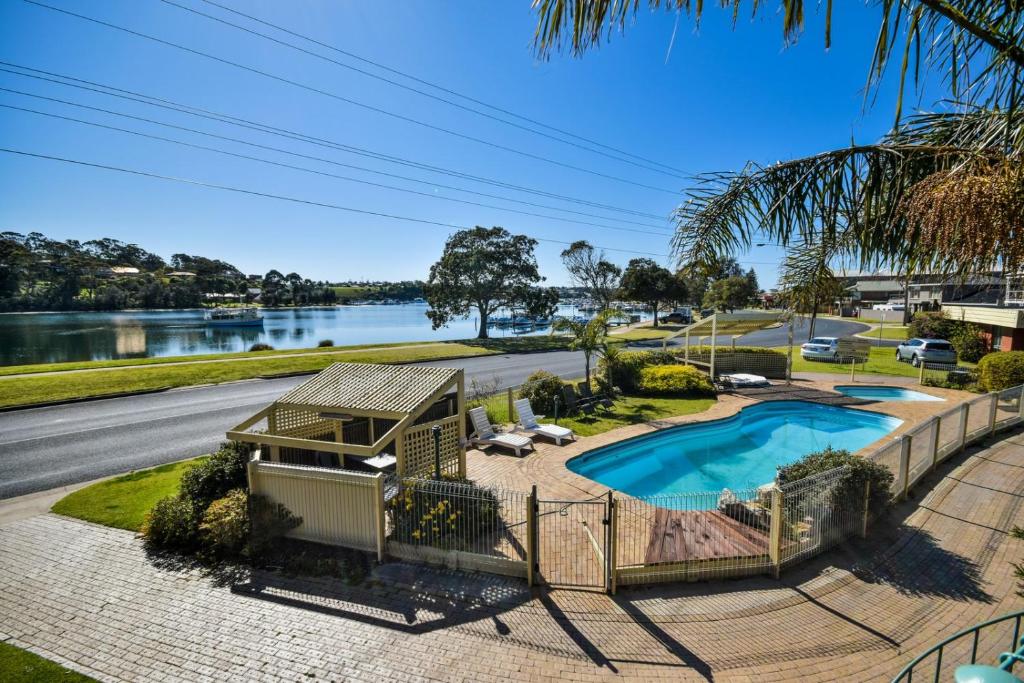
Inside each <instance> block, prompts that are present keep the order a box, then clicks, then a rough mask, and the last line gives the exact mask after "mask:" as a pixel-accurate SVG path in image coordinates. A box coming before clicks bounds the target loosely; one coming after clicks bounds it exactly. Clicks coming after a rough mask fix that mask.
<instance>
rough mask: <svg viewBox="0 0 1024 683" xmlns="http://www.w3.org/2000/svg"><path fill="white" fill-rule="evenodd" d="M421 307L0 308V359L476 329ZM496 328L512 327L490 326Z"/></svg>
mask: <svg viewBox="0 0 1024 683" xmlns="http://www.w3.org/2000/svg"><path fill="white" fill-rule="evenodd" d="M425 312H426V305H424V304H407V305H402V306H338V307H332V308H319V307H317V308H289V309H280V310H264V311H263V317H264V323H263V328H262V329H261V328H259V327H256V328H249V329H246V328H236V329H230V328H211V327H209V326H207V325H206V324H205V323H204V322H203V312H202V311H200V310H185V311H133V312H117V313H43V314H2V315H0V365H16V364H22V363H56V362H61V361H77V360H105V359H111V358H144V357H149V356H184V355H191V354H199V353H226V352H230V351H245V350H247V349H248V348H249V347H250V346H252V345H253V344H255V343H257V342H263V343H266V344H270V345H272V346H273V347H274V348H276V349H295V348H306V347H311V346H316V345H317V342H319V341H320V340H322V339H330V340H332V341H333V342H334V343H335V344H337V345H348V344H377V343H386V342H404V341H428V340H437V341H440V340H446V339H466V338H469V337H475V336H476V320H475V319H474V318H470V319H467V320H459V321H455V322H453V323H452V324H451V325H449V326H448V327H446V328H443V329H440V330H437V331H433V330H431V329H430V321H429V320H428V319H427V317H426V315H425ZM571 313H572V311H571V310H570V309H568V308H566V309H565V310H564V311H563V314H571ZM546 332H547V330H539V331H536V332H534V334H545V333H546ZM503 335H509V336H511V335H512V331H511V330H499V329H496V328H492V329H491V336H503Z"/></svg>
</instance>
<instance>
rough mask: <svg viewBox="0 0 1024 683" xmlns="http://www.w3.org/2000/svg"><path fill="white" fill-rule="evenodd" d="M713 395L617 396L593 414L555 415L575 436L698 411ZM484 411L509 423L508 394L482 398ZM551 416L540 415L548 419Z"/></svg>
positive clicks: (496, 418) (704, 407)
mask: <svg viewBox="0 0 1024 683" xmlns="http://www.w3.org/2000/svg"><path fill="white" fill-rule="evenodd" d="M714 403H715V399H713V398H664V397H657V396H621V397H619V398H618V399H616V401H615V407H614V408H612V409H611V410H610V411H604V410H598V411H596V412H595V413H594V414H593V415H579V416H575V417H559V418H558V424H559V425H561V426H563V427H568V428H569V429H571V430H573V431H574V432H575V433H576V435H577V436H593V435H594V434H601V433H602V432H607V431H610V430H612V429H615V428H617V427H625V426H626V425H632V424H637V423H640V422H648V421H650V420H657V419H659V418H663V417H674V416H677V415H692V414H693V413H701V412H704V411H705V410H707V409H708V408H710V407H711V406H712V405H714ZM485 405H486V406H487V413H488V414H489V415H490V416H491V417H492V418H493V419H494V421H495V422H496V423H505V424H507V423H511V422H514V421H515V419H514V418H511V417H509V414H508V395H507V394H506V393H501V394H498V395H496V396H492V397H490V398H489V399H487V401H486V402H485ZM551 419H552V416H551V415H548V416H547V417H545V418H543V420H544V421H545V422H548V421H551Z"/></svg>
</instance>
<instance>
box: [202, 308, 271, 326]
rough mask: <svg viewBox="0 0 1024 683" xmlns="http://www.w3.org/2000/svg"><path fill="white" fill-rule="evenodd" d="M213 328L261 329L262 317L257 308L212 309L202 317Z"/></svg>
mask: <svg viewBox="0 0 1024 683" xmlns="http://www.w3.org/2000/svg"><path fill="white" fill-rule="evenodd" d="M203 318H204V320H205V321H206V324H207V325H212V326H214V327H257V326H259V327H262V326H263V315H262V314H261V313H260V310H259V309H258V308H214V309H211V310H209V311H207V312H206V314H205V315H204V316H203Z"/></svg>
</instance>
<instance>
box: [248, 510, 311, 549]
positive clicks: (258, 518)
mask: <svg viewBox="0 0 1024 683" xmlns="http://www.w3.org/2000/svg"><path fill="white" fill-rule="evenodd" d="M300 524H302V517H296V516H295V515H293V514H292V513H291V511H290V510H289V509H288V508H286V507H285V506H284V505H281V504H280V503H274V502H273V501H271V500H270V499H269V498H267V497H266V496H259V495H256V496H249V530H250V536H249V547H248V549H247V553H248V554H249V556H250V557H254V558H258V557H262V556H264V555H266V554H267V553H269V552H271V551H272V550H273V547H274V545H275V542H277V541H278V540H280V539H281V537H282V536H284V535H285V534H286V533H288V532H289V531H291V530H292V529H294V528H295V527H297V526H299V525H300Z"/></svg>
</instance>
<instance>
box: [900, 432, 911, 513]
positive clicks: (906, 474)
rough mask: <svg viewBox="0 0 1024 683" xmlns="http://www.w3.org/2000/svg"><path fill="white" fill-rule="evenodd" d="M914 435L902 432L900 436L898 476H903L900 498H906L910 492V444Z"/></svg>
mask: <svg viewBox="0 0 1024 683" xmlns="http://www.w3.org/2000/svg"><path fill="white" fill-rule="evenodd" d="M913 441H914V437H912V436H910V435H909V434H904V435H903V436H902V437H901V438H900V476H901V477H903V495H902V496H901V500H906V499H907V496H908V495H909V494H910V446H911V444H912V443H913Z"/></svg>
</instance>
